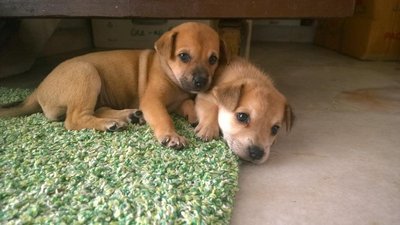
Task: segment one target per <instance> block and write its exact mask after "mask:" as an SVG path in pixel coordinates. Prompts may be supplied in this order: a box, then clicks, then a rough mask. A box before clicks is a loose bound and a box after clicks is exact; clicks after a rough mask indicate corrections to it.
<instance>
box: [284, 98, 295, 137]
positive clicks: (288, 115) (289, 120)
mask: <svg viewBox="0 0 400 225" xmlns="http://www.w3.org/2000/svg"><path fill="white" fill-rule="evenodd" d="M295 118H296V117H295V115H294V113H293V110H292V107H291V106H290V105H288V104H286V105H285V115H284V117H283V122H284V123H285V124H286V131H290V130H291V129H292V127H293V123H294V120H295Z"/></svg>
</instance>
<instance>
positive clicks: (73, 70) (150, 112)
mask: <svg viewBox="0 0 400 225" xmlns="http://www.w3.org/2000/svg"><path fill="white" fill-rule="evenodd" d="M222 43H223V42H221V41H220V38H219V36H218V34H217V33H216V32H215V31H214V30H213V29H211V28H210V27H209V26H207V25H204V24H201V23H193V22H189V23H184V24H181V25H179V26H177V27H175V28H173V29H171V30H170V31H168V32H166V33H165V34H163V35H162V36H161V37H160V38H159V40H157V42H156V43H155V50H156V51H153V50H143V51H140V50H116V51H105V52H97V53H91V54H87V55H83V56H79V57H75V58H72V59H70V60H67V61H65V62H63V63H61V64H60V65H59V66H57V67H56V68H55V69H54V70H53V71H52V72H51V73H50V74H49V75H48V76H47V77H46V78H45V79H44V80H43V82H42V83H41V84H40V85H39V87H38V88H37V89H36V90H35V91H34V92H33V93H32V94H31V95H30V96H29V97H28V98H27V99H26V100H25V101H24V102H22V103H21V104H14V105H13V106H9V107H3V108H1V109H0V117H5V116H21V115H27V114H31V113H35V112H40V111H42V112H43V113H44V114H45V116H46V117H47V118H48V119H50V120H62V119H65V124H64V125H65V128H66V129H68V130H79V129H84V128H92V129H96V130H101V131H106V130H107V131H115V130H119V129H121V128H123V127H125V126H126V125H127V123H128V122H132V121H133V122H138V121H139V120H140V118H138V117H140V116H141V112H140V111H138V109H137V108H140V109H141V110H142V111H143V115H144V119H145V120H146V122H147V123H148V124H149V125H150V127H151V128H152V129H153V131H154V134H155V136H156V138H157V140H158V141H159V142H160V143H162V144H163V145H166V146H169V147H173V148H177V149H179V148H182V147H184V146H185V144H186V140H185V138H184V137H182V136H180V135H179V134H177V132H176V131H175V128H174V125H173V122H172V120H171V118H170V116H169V114H168V112H171V111H177V112H179V113H181V114H184V115H185V116H188V117H189V119H192V118H193V115H187V114H188V112H187V110H186V107H187V105H189V106H190V101H189V103H188V104H186V103H184V102H185V101H186V100H187V99H189V98H190V97H191V94H193V93H198V92H202V91H205V90H207V89H208V88H209V86H210V84H211V81H212V77H213V74H214V71H215V69H216V68H217V65H218V63H219V62H221V61H223V60H224V59H226V55H225V50H224V49H225V48H224V46H223V44H222ZM179 106H182V107H180V108H179Z"/></svg>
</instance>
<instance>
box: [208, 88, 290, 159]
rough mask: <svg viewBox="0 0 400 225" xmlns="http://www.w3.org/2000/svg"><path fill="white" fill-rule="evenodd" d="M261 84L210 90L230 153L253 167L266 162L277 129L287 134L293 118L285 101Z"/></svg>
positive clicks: (275, 92)
mask: <svg viewBox="0 0 400 225" xmlns="http://www.w3.org/2000/svg"><path fill="white" fill-rule="evenodd" d="M262 83H263V82H262V81H259V82H257V81H246V82H234V83H232V84H229V85H226V86H221V87H218V88H215V89H214V96H215V98H216V99H217V102H218V105H219V112H218V123H219V126H220V129H221V131H222V133H223V137H224V139H225V140H226V142H227V143H228V145H229V147H230V149H231V150H232V151H233V152H234V153H235V154H237V155H238V156H239V157H240V158H242V159H244V160H246V161H250V162H253V163H257V164H258V163H263V162H265V161H266V160H267V159H268V156H269V153H270V148H271V146H272V144H273V143H274V142H275V140H276V138H277V134H278V133H279V132H280V130H281V128H282V127H283V126H284V124H285V125H286V130H287V131H289V130H290V129H291V127H292V124H293V120H294V115H293V113H292V109H291V107H290V106H289V105H288V104H287V102H286V99H285V97H284V96H283V95H282V94H281V93H279V91H278V90H276V89H275V88H274V87H273V86H272V85H268V86H266V85H262Z"/></svg>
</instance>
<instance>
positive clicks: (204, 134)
mask: <svg viewBox="0 0 400 225" xmlns="http://www.w3.org/2000/svg"><path fill="white" fill-rule="evenodd" d="M194 131H195V132H196V136H197V137H198V138H200V139H201V140H203V141H211V140H213V139H218V137H219V136H220V134H219V127H218V125H214V124H212V125H206V124H202V123H199V124H198V125H197V126H196V128H195V129H194Z"/></svg>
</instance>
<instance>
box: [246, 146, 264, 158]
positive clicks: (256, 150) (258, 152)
mask: <svg viewBox="0 0 400 225" xmlns="http://www.w3.org/2000/svg"><path fill="white" fill-rule="evenodd" d="M247 153H248V156H249V157H250V159H251V160H260V159H262V157H263V156H264V154H265V152H264V149H263V148H260V147H259V146H256V145H251V146H250V147H248V148H247Z"/></svg>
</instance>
